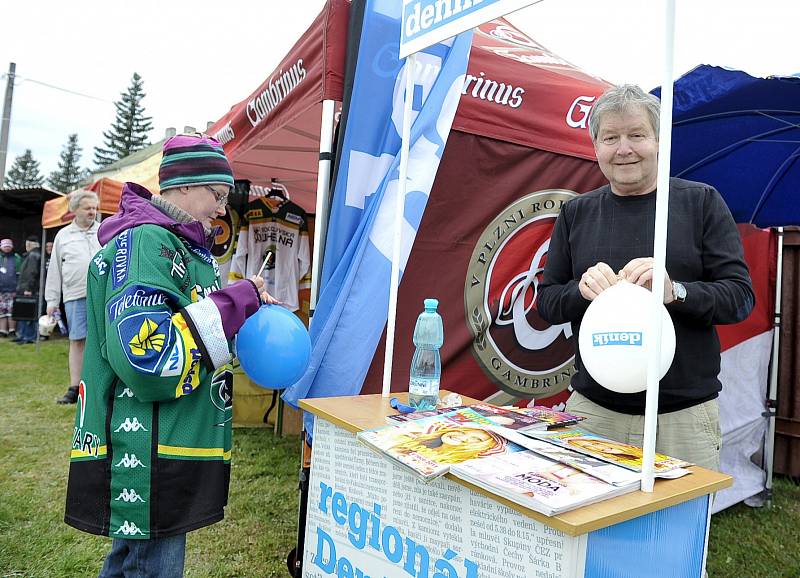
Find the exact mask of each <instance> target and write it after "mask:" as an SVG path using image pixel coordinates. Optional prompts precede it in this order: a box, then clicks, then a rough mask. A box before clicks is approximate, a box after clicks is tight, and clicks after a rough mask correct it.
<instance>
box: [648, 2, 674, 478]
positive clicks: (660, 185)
mask: <svg viewBox="0 0 800 578" xmlns="http://www.w3.org/2000/svg"><path fill="white" fill-rule="evenodd" d="M674 46H675V0H664V63H663V64H664V68H663V72H662V75H661V121H660V123H659V128H658V135H659V136H658V141H659V145H658V181H657V191H658V192H657V193H656V222H655V234H654V242H653V260H654V263H653V282H652V288H653V290H652V299H653V303H652V305H653V306H652V310H651V314H650V329H651V335H652V336H653V338H652V339H651V340H650V344H649V348H648V352H647V353H648V360H647V398H646V399H647V401H646V405H645V413H644V448H643V449H644V456H643V459H642V486H641V487H642V491H643V492H652V491H653V478H654V463H655V449H656V429H657V426H658V374H659V366H660V359H661V305H662V303H663V302H664V289H663V288H664V277H665V273H666V269H665V267H664V263H665V261H666V255H667V215H668V212H669V166H670V162H669V161H670V154H671V152H672V67H673V63H672V60H673V52H674Z"/></svg>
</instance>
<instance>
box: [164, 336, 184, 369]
mask: <svg viewBox="0 0 800 578" xmlns="http://www.w3.org/2000/svg"><path fill="white" fill-rule="evenodd" d="M181 372H183V344H182V343H181V340H180V339H176V340H175V345H173V346H172V352H171V353H170V354H169V357H168V358H167V361H166V363H164V367H163V369H162V370H161V377H172V376H174V375H180V374H181Z"/></svg>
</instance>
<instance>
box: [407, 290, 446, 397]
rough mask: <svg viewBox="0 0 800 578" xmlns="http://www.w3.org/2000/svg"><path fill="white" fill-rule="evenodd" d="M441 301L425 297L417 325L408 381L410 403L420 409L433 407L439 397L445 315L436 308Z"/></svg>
mask: <svg viewBox="0 0 800 578" xmlns="http://www.w3.org/2000/svg"><path fill="white" fill-rule="evenodd" d="M438 306H439V301H437V300H436V299H425V310H424V311H423V312H422V313H420V315H419V317H418V318H417V324H416V326H415V327H414V345H416V347H417V349H416V351H415V352H414V358H413V359H412V360H411V377H410V379H409V382H408V403H409V405H411V406H413V407H415V408H417V409H419V410H423V409H433V408H435V407H436V404H437V403H438V401H439V380H440V378H441V376H442V358H441V357H440V355H439V348H440V347H441V346H442V343H444V327H443V325H442V318H441V316H440V315H439V314H438V313H437V312H436V308H437V307H438Z"/></svg>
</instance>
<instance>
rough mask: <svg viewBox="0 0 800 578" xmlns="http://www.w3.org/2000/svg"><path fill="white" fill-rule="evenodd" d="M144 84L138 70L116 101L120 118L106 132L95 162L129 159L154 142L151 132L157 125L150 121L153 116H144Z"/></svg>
mask: <svg viewBox="0 0 800 578" xmlns="http://www.w3.org/2000/svg"><path fill="white" fill-rule="evenodd" d="M142 84H143V81H142V77H141V76H139V75H138V74H136V73H135V72H134V73H133V78H132V79H131V85H130V86H129V87H128V90H127V92H123V93H121V97H122V98H121V100H118V101H117V102H115V103H114V106H115V107H116V109H117V118H116V120H115V121H114V123H113V124H112V125H111V129H110V130H108V131H106V132H104V133H103V137H104V138H105V141H104V143H103V144H104V145H105V148H102V147H95V149H94V162H95V164H97V166H98V167H104V166H106V165H109V164H111V163H113V162H114V161H118V160H119V159H122V158H125V157H126V156H128V155H129V154H131V153H134V152H136V151H138V150H141V149H143V148H145V147H147V146H148V145H149V144H150V142H149V141H148V139H147V133H148V132H150V130H151V129H152V128H153V124H152V123H151V122H150V121H151V120H152V117H150V116H144V107H143V106H142V99H143V98H144V97H145V93H144V91H143V90H142Z"/></svg>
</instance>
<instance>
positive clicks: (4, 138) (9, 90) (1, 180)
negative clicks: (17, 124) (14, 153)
mask: <svg viewBox="0 0 800 578" xmlns="http://www.w3.org/2000/svg"><path fill="white" fill-rule="evenodd" d="M16 70H17V65H16V63H15V62H9V63H8V77H7V78H6V99H5V101H4V102H3V124H2V125H0V189H2V188H3V185H4V184H5V180H6V155H7V154H8V129H9V126H10V125H11V98H12V97H13V96H14V75H15V71H16Z"/></svg>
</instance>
